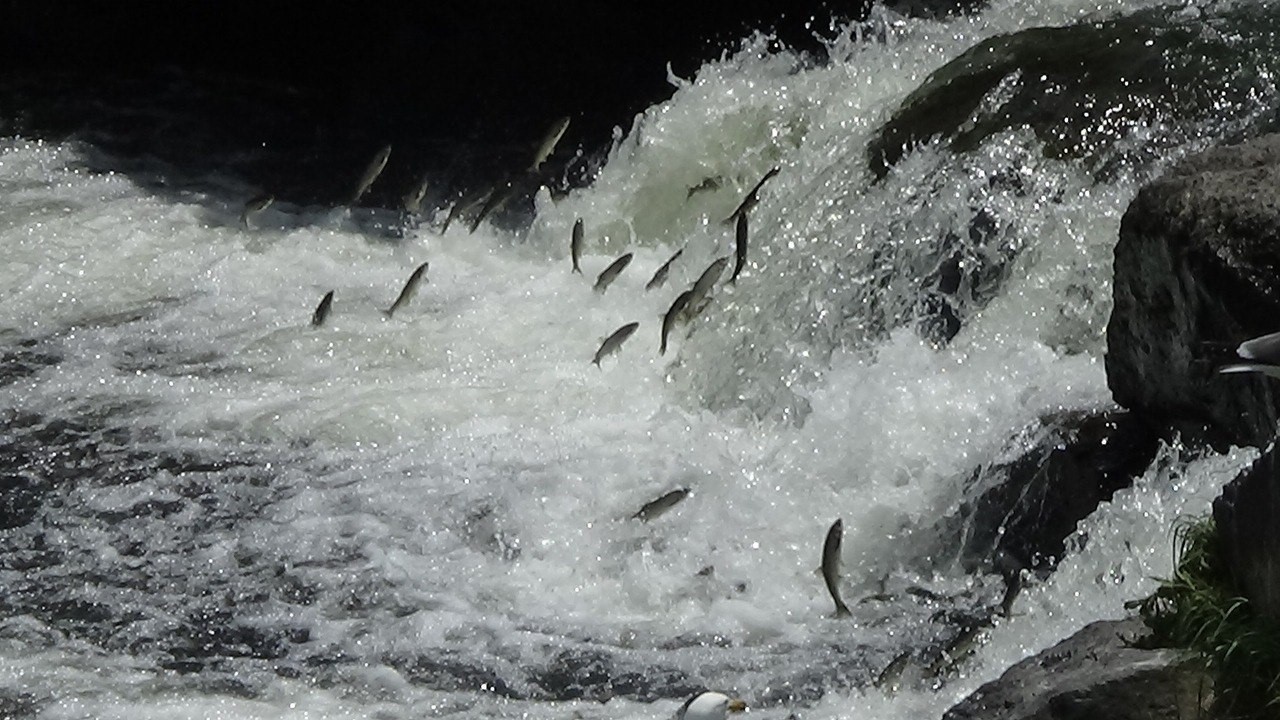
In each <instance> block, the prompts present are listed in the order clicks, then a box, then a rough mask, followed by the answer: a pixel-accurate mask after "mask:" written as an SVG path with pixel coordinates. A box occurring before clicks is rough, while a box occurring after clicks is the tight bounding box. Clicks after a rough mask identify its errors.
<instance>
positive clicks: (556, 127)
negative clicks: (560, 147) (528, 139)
mask: <svg viewBox="0 0 1280 720" xmlns="http://www.w3.org/2000/svg"><path fill="white" fill-rule="evenodd" d="M568 129H569V117H568V116H567V115H566V116H565V117H562V118H560V119H559V120H557V121H555V123H553V124H552V125H551V129H549V130H547V135H546V137H544V138H543V139H542V143H541V144H540V145H538V151H537V152H536V153H534V155H533V164H532V165H530V166H529V170H530V172H532V171H534V170H537V169H538V166H539V165H542V163H543V162H545V161H546V159H547V158H548V157H550V156H551V153H552V152H554V151H555V149H556V143H558V142H560V138H561V137H562V136H564V131H565V130H568Z"/></svg>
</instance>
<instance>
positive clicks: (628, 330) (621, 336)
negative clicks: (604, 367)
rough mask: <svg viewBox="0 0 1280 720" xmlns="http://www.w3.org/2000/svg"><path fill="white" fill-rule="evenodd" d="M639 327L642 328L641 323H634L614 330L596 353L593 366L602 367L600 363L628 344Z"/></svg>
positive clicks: (592, 360)
mask: <svg viewBox="0 0 1280 720" xmlns="http://www.w3.org/2000/svg"><path fill="white" fill-rule="evenodd" d="M638 327H640V323H638V322H633V323H627V324H626V325H623V326H622V327H620V328H618V329H617V330H614V331H613V334H612V335H610V336H609V337H607V338H605V339H604V342H602V343H600V349H599V350H597V351H596V356H595V357H593V358H591V364H592V365H595V366H596V367H600V361H601V360H603V359H605V358H607V357H609V356H610V355H612V354H614V353H616V352H618V349H619V348H621V347H622V343H624V342H626V341H627V338H629V337H631V335H632V334H633V333H635V331H636V328H638Z"/></svg>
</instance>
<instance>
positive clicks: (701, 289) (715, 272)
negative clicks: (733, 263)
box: [689, 255, 729, 310]
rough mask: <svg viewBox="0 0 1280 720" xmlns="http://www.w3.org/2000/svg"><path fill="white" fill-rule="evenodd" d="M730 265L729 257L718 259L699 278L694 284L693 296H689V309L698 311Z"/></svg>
mask: <svg viewBox="0 0 1280 720" xmlns="http://www.w3.org/2000/svg"><path fill="white" fill-rule="evenodd" d="M728 264H729V257H728V256H727V255H726V256H725V257H722V258H716V259H715V261H713V262H712V263H711V264H710V265H708V266H707V269H706V270H703V271H702V274H701V275H699V276H698V280H697V281H696V282H694V283H693V290H692V292H693V294H692V295H690V296H689V309H690V310H694V309H696V308H697V307H698V306H699V305H700V304H701V303H702V301H703V300H706V299H707V297H708V296H709V295H710V294H711V288H713V287H715V284H716V280H719V279H720V275H722V274H723V273H724V266H725V265H728Z"/></svg>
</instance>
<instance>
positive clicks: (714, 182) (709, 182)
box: [684, 175, 720, 200]
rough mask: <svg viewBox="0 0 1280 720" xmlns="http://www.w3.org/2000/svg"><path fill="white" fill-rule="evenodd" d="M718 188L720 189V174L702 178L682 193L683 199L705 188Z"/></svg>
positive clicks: (705, 189) (703, 190)
mask: <svg viewBox="0 0 1280 720" xmlns="http://www.w3.org/2000/svg"><path fill="white" fill-rule="evenodd" d="M719 189H720V176H719V175H713V176H712V177H708V178H703V179H702V182H700V183H698V184H697V185H694V186H693V187H691V188H689V191H688V192H687V193H685V195H684V199H685V200H688V199H689V198H691V197H693V196H694V195H697V194H698V193H700V192H706V191H707V190H719Z"/></svg>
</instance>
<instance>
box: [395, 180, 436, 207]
mask: <svg viewBox="0 0 1280 720" xmlns="http://www.w3.org/2000/svg"><path fill="white" fill-rule="evenodd" d="M428 184H429V183H428V176H426V175H424V176H422V179H421V180H419V181H418V183H417V184H416V185H414V186H413V187H411V188H409V192H407V193H405V194H404V197H403V198H401V200H403V201H404V210H405V212H408V213H413V214H414V215H417V214H418V213H420V212H422V198H424V197H426V196H427V185H428Z"/></svg>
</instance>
